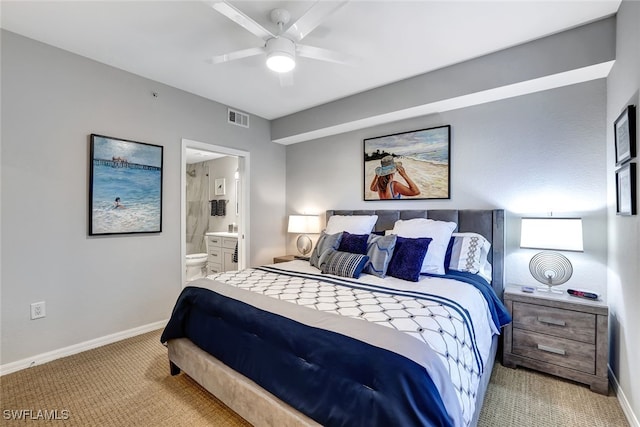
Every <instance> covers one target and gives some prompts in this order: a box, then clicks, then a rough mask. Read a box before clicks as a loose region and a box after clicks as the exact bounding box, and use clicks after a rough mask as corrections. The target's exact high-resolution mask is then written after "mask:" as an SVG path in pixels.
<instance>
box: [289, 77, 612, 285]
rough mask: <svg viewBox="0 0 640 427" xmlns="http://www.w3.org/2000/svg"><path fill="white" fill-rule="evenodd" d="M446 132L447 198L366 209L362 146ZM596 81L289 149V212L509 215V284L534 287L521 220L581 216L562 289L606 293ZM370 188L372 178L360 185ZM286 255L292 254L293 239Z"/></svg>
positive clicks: (601, 101) (601, 113)
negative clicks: (580, 241) (579, 246)
mask: <svg viewBox="0 0 640 427" xmlns="http://www.w3.org/2000/svg"><path fill="white" fill-rule="evenodd" d="M446 124H450V125H451V126H452V139H451V156H450V162H451V199H450V200H433V201H426V200H420V201H411V200H405V201H376V202H364V201H363V196H362V194H363V180H364V177H363V167H362V162H363V141H362V140H363V139H364V138H369V137H374V136H380V135H387V134H391V133H396V132H402V131H409V130H416V129H423V128H428V127H433V126H439V125H446ZM604 141H605V82H604V80H603V79H600V80H597V81H594V82H589V83H582V84H577V85H573V86H568V87H564V88H560V89H555V90H550V91H545V92H539V93H535V94H531V95H526V96H521V97H517V98H512V99H507V100H503V101H497V102H492V103H488V104H484V105H479V106H475V107H470V108H464V109H459V110H453V111H449V112H446V113H442V114H438V115H430V116H425V117H421V118H417V119H411V120H405V121H401V122H396V123H392V124H388V125H382V126H377V127H373V128H368V129H363V130H359V131H354V132H350V133H347V134H342V135H336V136H332V137H327V138H323V139H319V140H314V141H309V142H304V143H299V144H294V145H290V146H288V147H287V209H288V212H289V213H299V212H307V213H323V212H324V211H325V210H326V209H334V208H335V209H449V208H451V209H458V208H460V209H462V208H466V209H474V208H475V209H485V208H503V209H505V210H506V211H507V212H506V213H507V225H506V227H507V228H506V231H507V259H506V269H505V272H506V281H507V283H519V284H534V285H536V284H537V282H535V280H534V279H533V278H532V277H531V276H530V274H529V270H528V263H529V259H530V258H531V256H533V255H534V254H535V253H536V251H534V250H524V249H522V250H521V249H519V247H518V245H519V241H518V240H519V227H520V222H519V218H520V217H521V216H523V215H548V214H549V212H553V213H554V215H558V216H560V215H579V216H581V217H583V218H584V238H585V251H584V253H566V255H567V257H568V258H569V259H570V260H571V261H572V263H573V264H574V276H573V277H572V278H571V279H570V281H569V282H567V283H566V284H565V285H563V286H562V288H566V287H570V286H574V287H581V288H584V287H587V288H591V289H594V290H596V291H597V292H601V293H603V294H605V293H606V275H607V273H606V259H607V248H606V242H607V237H606V236H607V225H606V215H607V210H606V178H605V175H606V166H605V155H606V152H605V143H604ZM367 182H369V178H367ZM288 249H289V253H295V252H294V251H295V246H294V241H293V238H290V239H289V240H288Z"/></svg>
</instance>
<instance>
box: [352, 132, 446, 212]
mask: <svg viewBox="0 0 640 427" xmlns="http://www.w3.org/2000/svg"><path fill="white" fill-rule="evenodd" d="M363 145H364V150H363V151H364V153H363V159H364V160H363V162H364V168H363V170H364V184H363V198H364V200H365V201H373V200H426V199H450V198H451V192H450V187H451V176H450V162H449V153H450V150H451V126H450V125H445V126H438V127H432V128H427V129H419V130H413V131H409V132H401V133H394V134H391V135H384V136H378V137H374V138H367V139H365V140H364V141H363Z"/></svg>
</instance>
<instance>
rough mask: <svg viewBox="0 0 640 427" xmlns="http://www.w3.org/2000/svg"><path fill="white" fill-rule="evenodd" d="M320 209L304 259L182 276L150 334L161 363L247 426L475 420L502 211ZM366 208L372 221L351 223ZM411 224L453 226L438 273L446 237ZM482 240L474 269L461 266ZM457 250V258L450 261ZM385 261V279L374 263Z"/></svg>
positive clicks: (499, 279) (495, 325)
mask: <svg viewBox="0 0 640 427" xmlns="http://www.w3.org/2000/svg"><path fill="white" fill-rule="evenodd" d="M350 218H353V219H354V220H355V222H354V224H355V223H358V226H357V227H356V229H354V230H351V232H349V231H348V230H347V229H346V228H349V227H351V225H348V224H350V223H349V222H348V220H349V219H350ZM326 219H327V229H326V233H324V232H323V234H322V236H321V238H320V239H319V241H318V243H317V245H316V247H315V248H314V252H313V253H312V257H311V260H310V261H303V260H297V261H292V262H288V263H280V264H274V265H267V266H262V267H258V268H251V269H246V270H242V271H235V272H225V273H219V274H216V275H212V276H209V277H207V278H206V279H199V280H197V281H194V282H191V283H190V284H189V286H187V287H185V288H184V290H183V292H182V294H181V295H180V297H179V298H178V301H177V302H176V306H175V308H174V310H173V313H172V316H171V319H170V321H169V323H168V325H167V327H166V328H165V330H164V332H163V334H162V337H161V341H162V342H163V343H166V345H167V347H168V355H169V361H170V370H171V374H172V375H177V374H179V373H180V372H181V371H184V372H185V373H186V374H187V375H189V376H190V377H192V378H193V379H194V380H195V381H196V382H198V383H199V384H201V385H202V386H203V387H204V388H205V389H207V390H208V391H209V392H211V393H212V394H214V395H215V396H216V397H218V398H219V399H220V400H221V401H222V402H224V403H225V404H226V405H227V406H229V407H230V408H231V409H232V410H234V411H235V412H237V413H238V414H239V415H240V416H242V417H243V418H244V419H246V420H247V421H249V422H250V423H252V424H253V425H258V426H261V425H272V426H276V425H277V426H294V425H296V426H297V425H308V426H316V425H350V426H351V425H353V426H358V425H361V426H371V425H403V426H405V425H406V426H408V425H443V426H446V425H453V426H475V425H477V422H478V416H479V413H480V409H481V407H482V401H483V398H484V393H485V391H486V388H487V385H488V382H489V377H490V374H491V370H492V368H493V363H494V360H495V355H496V352H497V346H498V340H499V332H500V328H501V327H502V326H503V325H504V324H506V323H508V322H509V321H510V317H509V314H508V313H507V312H506V309H504V306H503V305H502V303H501V301H500V300H501V299H502V293H503V284H504V272H503V270H504V269H503V265H504V264H503V262H504V211H502V210H428V211H427V210H359V211H351V210H329V211H327V212H326ZM364 219H367V221H370V222H371V224H370V225H371V228H370V229H369V231H367V230H364V231H358V230H360V228H358V227H359V226H360V225H359V224H360V223H362V220H364ZM426 219H428V220H431V221H425V220H426ZM344 224H347V225H344ZM416 224H419V225H420V226H422V225H428V227H432V226H433V225H434V224H437V225H438V227H445V228H446V227H449V228H451V231H449V232H448V234H447V233H444V234H446V242H447V244H446V246H447V247H446V250H447V251H446V257H447V258H446V260H445V264H446V265H445V270H446V271H436V270H428V269H427V270H426V271H427V272H426V273H425V270H424V269H425V266H427V264H428V262H427V261H428V259H429V257H430V255H431V253H430V252H429V251H430V250H432V251H433V252H434V253H435V251H436V249H435V248H437V247H438V246H437V245H436V243H437V242H438V241H439V240H442V239H444V238H445V237H443V236H436V235H434V236H432V238H424V236H422V235H419V236H413V235H412V233H413V231H412V230H414V229H415V228H414V227H415V226H416ZM445 225H446V226H445ZM341 226H342V227H341ZM409 226H411V228H407V227H409ZM336 227H337V228H336ZM345 227H346V228H345ZM402 227H405V228H404V229H403V228H402ZM330 228H331V230H330ZM341 229H342V230H343V231H339V230H341ZM388 230H393V231H392V232H391V233H390V232H389V231H388ZM403 230H404V231H403ZM330 231H331V232H330ZM421 232H422V231H421ZM407 233H408V234H407ZM476 233H477V235H480V236H483V237H484V238H485V239H486V241H484V240H483V239H480V240H478V238H477V235H476ZM436 234H437V233H436ZM470 236H474V237H473V238H471V237H470ZM332 238H333V239H334V240H335V239H338V240H339V243H340V244H338V243H336V242H335V241H332V240H331V239H332ZM340 239H341V241H340ZM363 239H364V240H363ZM363 241H366V242H365V243H367V244H366V248H368V249H358V248H360V247H361V245H362V243H363ZM391 241H393V245H392V246H389V247H391V251H388V250H387V249H389V247H385V243H383V242H391ZM372 242H374V243H375V244H372ZM470 242H471V243H470ZM478 242H481V243H482V242H484V243H482V244H480V245H477V244H478ZM461 245H462V246H461ZM464 245H471V246H469V247H471V248H472V249H469V247H467V246H464ZM329 246H332V248H331V249H330V250H325V249H326V248H327V247H329ZM374 246H376V247H375V248H374ZM380 247H382V252H391V253H393V254H387V256H386V258H385V255H384V254H382V255H381V250H380ZM461 247H464V248H466V249H465V250H461V249H460V248H461ZM429 248H431V249H429ZM362 250H364V252H362ZM372 250H373V252H372ZM421 250H424V252H422V253H421V257H419V256H418V257H417V258H419V261H418V260H417V259H414V258H415V257H414V256H413V254H414V253H417V252H420V251H421ZM482 250H486V253H484V258H485V259H483V260H481V264H478V263H477V262H476V263H475V264H473V266H475V267H473V268H476V270H479V271H476V270H474V269H473V268H471V269H468V268H467V267H472V263H471V262H470V258H471V257H472V256H473V257H474V260H475V261H478V257H477V253H480V252H482ZM367 251H368V252H367ZM407 251H410V252H407ZM474 251H475V252H474ZM463 252H464V254H465V256H468V257H469V259H466V258H465V259H464V261H466V264H464V263H463V264H464V265H463V266H462V267H460V268H459V269H458V268H457V267H455V268H451V269H449V268H448V267H452V266H453V265H454V261H455V262H459V261H460V260H459V259H458V258H456V257H458V256H460V254H461V253H463ZM452 253H453V255H452ZM401 254H402V255H401ZM407 254H409V255H407ZM474 254H475V255H474ZM393 255H396V258H393ZM314 256H315V259H314ZM381 256H382V258H379V257H381ZM463 258H464V257H463ZM480 258H482V257H480ZM374 261H375V262H374ZM431 261H432V260H431ZM416 262H418V263H419V264H420V265H418V269H419V270H420V271H422V273H420V274H419V276H416V275H415V269H416ZM385 263H388V267H389V270H388V273H389V274H393V276H391V275H389V274H385V273H387V265H385V266H384V270H385V271H384V272H382V274H380V273H381V272H380V271H379V270H377V268H378V267H380V266H381V265H383V264H385ZM407 263H408V264H411V265H409V266H406V265H405V264H407ZM436 265H437V263H436ZM456 265H457V264H456ZM482 265H486V266H488V267H489V269H488V270H487V269H486V268H485V269H482V268H480V269H478V268H477V267H478V266H480V267H482ZM380 268H382V267H380ZM392 268H393V271H392ZM358 269H360V271H358ZM407 271H409V273H407ZM442 273H444V274H442ZM481 273H484V277H483V274H481ZM407 274H408V276H407ZM487 275H488V277H487ZM478 277H483V278H481V279H479V278H478ZM414 280H415V281H414ZM489 283H490V285H489Z"/></svg>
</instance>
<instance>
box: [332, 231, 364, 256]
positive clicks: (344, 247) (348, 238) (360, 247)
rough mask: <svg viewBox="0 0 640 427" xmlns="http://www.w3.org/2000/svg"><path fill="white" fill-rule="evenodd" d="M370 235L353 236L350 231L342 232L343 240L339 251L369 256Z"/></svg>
mask: <svg viewBox="0 0 640 427" xmlns="http://www.w3.org/2000/svg"><path fill="white" fill-rule="evenodd" d="M367 239H369V235H368V234H351V233H349V232H348V231H343V232H342V239H341V240H340V246H338V250H339V251H342V252H351V253H352V254H362V255H366V254H367Z"/></svg>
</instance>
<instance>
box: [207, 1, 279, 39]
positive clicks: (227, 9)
mask: <svg viewBox="0 0 640 427" xmlns="http://www.w3.org/2000/svg"><path fill="white" fill-rule="evenodd" d="M206 3H207V4H208V5H209V6H211V7H212V8H214V9H215V10H216V11H218V12H219V13H221V14H223V15H224V16H226V17H227V18H229V19H231V20H232V21H233V22H235V23H236V24H238V25H240V26H241V27H242V28H244V29H245V30H247V31H249V32H250V33H252V34H254V35H256V36H258V37H260V38H261V39H264V40H267V39H270V38H272V37H275V35H273V33H271V32H270V31H269V30H267V29H266V28H264V27H263V26H262V25H260V24H258V23H257V22H256V21H254V20H253V19H251V18H250V17H248V16H247V15H245V14H244V13H242V12H241V11H240V10H238V9H236V8H235V7H234V6H231V5H230V4H229V3H227V2H226V1H212V0H208V1H206Z"/></svg>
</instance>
